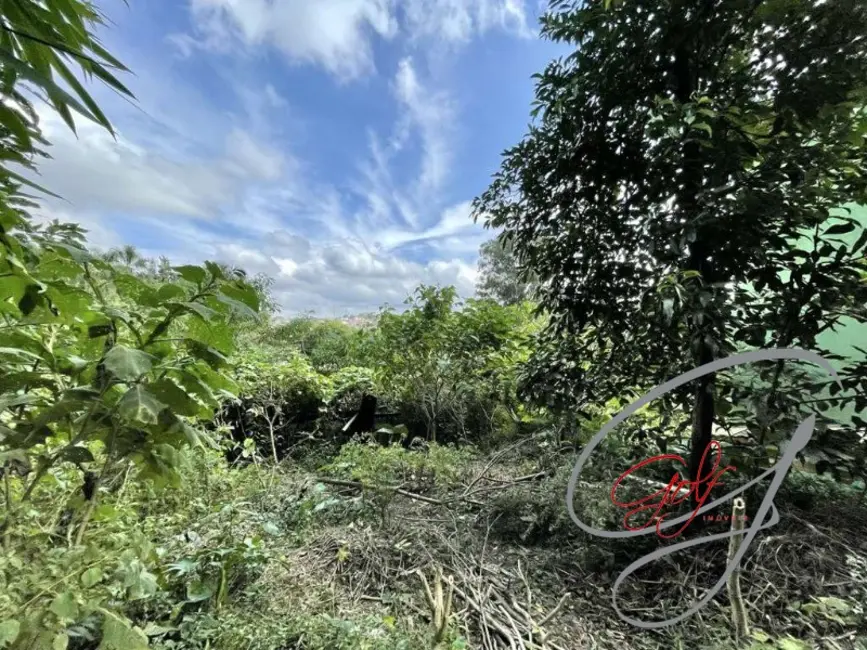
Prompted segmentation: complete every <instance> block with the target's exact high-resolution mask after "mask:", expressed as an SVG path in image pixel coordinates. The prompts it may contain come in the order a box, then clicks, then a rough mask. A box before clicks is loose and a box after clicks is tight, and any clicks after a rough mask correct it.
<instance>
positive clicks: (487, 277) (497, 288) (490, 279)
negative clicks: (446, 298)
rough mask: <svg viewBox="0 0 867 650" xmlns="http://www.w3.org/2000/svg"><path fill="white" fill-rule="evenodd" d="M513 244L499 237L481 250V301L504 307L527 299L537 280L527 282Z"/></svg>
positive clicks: (479, 286) (485, 244) (478, 288)
mask: <svg viewBox="0 0 867 650" xmlns="http://www.w3.org/2000/svg"><path fill="white" fill-rule="evenodd" d="M512 248H513V247H512V243H511V242H510V241H509V240H508V239H505V238H503V237H496V238H494V239H492V240H491V241H489V242H485V243H484V244H482V247H481V249H480V250H479V254H480V258H479V282H478V284H477V286H476V291H477V292H478V294H479V296H481V297H482V298H492V299H494V300H497V301H498V302H500V303H502V304H504V305H516V304H518V303H520V302H523V301H524V300H526V299H528V298H529V297H530V296H531V295H532V292H533V289H534V285H535V282H534V278H531V279H526V278H525V277H524V273H523V272H522V270H521V269H520V268H519V267H518V264H517V260H516V259H515V255H514V252H513V250H512Z"/></svg>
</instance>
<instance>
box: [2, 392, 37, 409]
mask: <svg viewBox="0 0 867 650" xmlns="http://www.w3.org/2000/svg"><path fill="white" fill-rule="evenodd" d="M38 400H39V398H38V397H37V396H36V395H33V394H31V393H25V394H23V395H10V394H6V395H0V412H2V411H4V410H6V409H7V408H10V407H12V406H21V405H23V404H33V403H34V402H36V401H38Z"/></svg>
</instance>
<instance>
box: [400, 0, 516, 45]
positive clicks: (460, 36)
mask: <svg viewBox="0 0 867 650" xmlns="http://www.w3.org/2000/svg"><path fill="white" fill-rule="evenodd" d="M404 14H405V23H406V25H407V28H408V30H409V32H410V33H411V34H412V36H413V38H415V39H419V38H432V39H439V40H444V41H449V42H458V43H463V42H467V41H469V40H470V39H471V38H472V37H473V36H474V35H475V34H482V33H484V32H487V31H491V30H495V29H499V30H502V31H505V32H509V33H512V34H515V35H517V36H524V37H527V36H530V35H531V34H532V31H531V30H530V28H529V26H528V19H527V10H526V7H525V2H524V0H407V1H406V3H405V5H404Z"/></svg>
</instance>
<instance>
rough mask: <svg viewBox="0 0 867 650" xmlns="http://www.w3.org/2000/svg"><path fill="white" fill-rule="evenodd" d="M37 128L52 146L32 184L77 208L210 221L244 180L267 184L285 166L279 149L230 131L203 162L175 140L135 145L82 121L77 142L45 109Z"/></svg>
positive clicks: (236, 197) (236, 193) (236, 195)
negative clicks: (218, 148)
mask: <svg viewBox="0 0 867 650" xmlns="http://www.w3.org/2000/svg"><path fill="white" fill-rule="evenodd" d="M40 123H41V126H42V129H43V132H44V133H45V135H46V137H47V138H48V140H49V141H50V142H51V143H52V146H51V147H50V149H49V153H50V154H51V158H50V159H48V160H45V161H43V162H42V163H41V164H40V166H39V175H40V178H39V182H40V183H41V184H42V185H44V186H45V187H48V188H50V189H51V190H52V191H53V192H55V193H56V194H59V195H60V196H62V197H63V198H64V199H65V200H66V201H68V204H63V205H68V206H69V207H71V208H73V209H75V210H76V211H85V212H87V211H91V212H97V211H98V212H100V213H106V212H119V213H122V214H124V215H129V216H133V217H134V216H136V215H139V216H142V215H144V216H149V215H154V214H166V215H174V216H181V217H188V218H194V219H214V218H215V217H217V216H218V215H219V213H220V212H221V211H222V210H224V209H226V208H227V207H228V206H231V205H232V204H234V203H235V202H236V201H238V200H239V198H240V195H241V192H242V190H243V182H244V180H245V179H253V180H263V181H273V180H276V179H277V178H279V177H280V175H281V174H282V170H283V168H284V160H283V156H282V155H281V154H280V153H279V152H276V151H274V150H272V149H270V148H268V147H266V146H264V145H262V144H261V143H257V142H256V141H255V140H253V138H252V137H251V136H250V135H249V134H247V133H245V132H244V131H241V130H234V131H232V132H230V134H229V136H228V138H227V142H226V146H225V152H224V154H223V156H221V157H218V158H216V159H210V158H206V157H202V156H194V155H190V154H189V153H187V152H185V151H184V147H183V146H182V144H180V143H179V145H178V146H176V147H173V146H172V145H170V144H167V143H166V142H164V143H162V146H156V145H154V143H147V144H150V145H152V146H147V144H140V143H139V142H138V141H135V140H132V139H130V138H128V137H126V135H125V134H124V132H123V130H120V131H119V133H118V136H117V139H114V138H112V137H111V135H109V134H108V133H107V132H106V131H105V130H103V129H101V128H99V127H97V126H96V125H94V124H91V123H88V122H86V121H84V120H81V121H80V123H79V125H78V137H76V136H75V135H74V134H73V133H72V132H70V131H69V129H68V128H67V127H66V125H65V124H63V123H62V122H61V120H60V118H59V117H57V116H56V115H55V114H54V113H53V112H51V111H50V110H41V111H40ZM61 209H64V208H62V207H61Z"/></svg>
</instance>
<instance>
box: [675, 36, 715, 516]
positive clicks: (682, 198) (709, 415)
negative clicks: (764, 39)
mask: <svg viewBox="0 0 867 650" xmlns="http://www.w3.org/2000/svg"><path fill="white" fill-rule="evenodd" d="M683 28H684V37H683V40H682V41H681V42H680V43H679V44H678V45H677V46H676V47H675V51H674V61H673V70H672V71H673V73H674V78H675V80H676V87H675V89H674V92H675V96H676V97H677V99H678V101H679V102H680V103H682V104H685V103H688V102H690V101H692V100H693V96H692V95H693V93H694V92H695V91H696V90H697V89H698V88H699V78H698V77H699V71H698V65H697V63H696V61H694V59H693V47H692V45H693V44H692V43H690V30H691V26H690V25H689V24H685V25H684V26H683ZM702 162H703V161H702V152H701V148H700V147H699V145H698V143H697V142H696V141H694V140H689V141H687V142H685V143H684V145H683V185H682V190H681V191H680V192H679V196H678V204H679V207H680V209H681V210H682V215H683V216H684V217H685V221H686V222H687V223H690V222H691V225H692V227H693V228H695V237H694V239H693V241H692V242H691V243H690V244H689V260H688V262H687V265H686V267H687V270H692V271H698V272H699V273H700V274H701V281H702V282H704V283H710V282H713V281H714V277H713V269H712V268H711V267H712V265H711V263H710V255H711V246H710V242H711V241H712V237H711V236H710V235H709V233H707V232H706V229H704V228H702V226H701V224H697V223H695V222H696V221H697V218H698V215H699V214H700V212H701V204H700V203H699V200H698V196H699V192H700V191H701V187H702V180H703V174H704V165H703V164H702ZM709 321H710V319H708V318H705V319H704V320H703V323H708V322H709ZM689 333H690V339H691V341H696V342H697V345H696V347H695V348H694V352H695V360H696V362H697V365H699V366H702V365H704V364H706V363H710V362H711V361H713V359H714V353H713V348H712V347H711V343H710V342H709V341H707V338H706V336H705V333H704V332H703V327H702V326H701V324H699V323H696V322H694V321H693V322H691V323H689ZM715 379H716V376H715V374H708V375H705V376H704V377H701V378H700V379H698V380H696V387H695V399H694V402H693V408H692V435H691V438H690V463H689V474H690V476H689V478H690V480H691V481H693V482H695V481H697V480H698V479H699V477H702V478H703V477H706V476H707V466H708V465H709V463H707V462H705V465H704V466H702V462H701V460H702V456H703V455H704V452H705V450H706V449H707V446H708V445H709V444H710V441H711V435H712V432H713V419H714V386H715ZM691 495H692V496H691V502H692V505H693V507H696V506H697V505H698V501H699V498H698V496H699V495H698V491H697V490H693V491H692V493H691ZM693 521H694V522H696V523H697V522H700V521H701V517H696V518H695V519H694V520H693ZM697 525H701V524H700V523H697Z"/></svg>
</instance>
